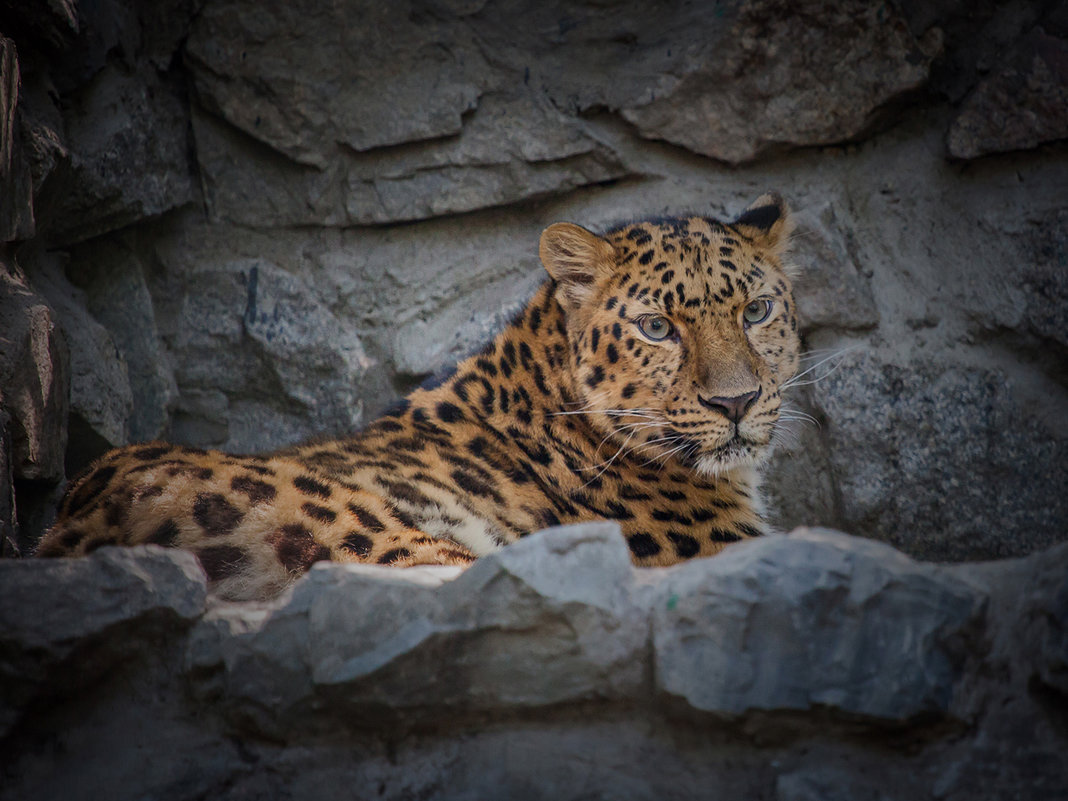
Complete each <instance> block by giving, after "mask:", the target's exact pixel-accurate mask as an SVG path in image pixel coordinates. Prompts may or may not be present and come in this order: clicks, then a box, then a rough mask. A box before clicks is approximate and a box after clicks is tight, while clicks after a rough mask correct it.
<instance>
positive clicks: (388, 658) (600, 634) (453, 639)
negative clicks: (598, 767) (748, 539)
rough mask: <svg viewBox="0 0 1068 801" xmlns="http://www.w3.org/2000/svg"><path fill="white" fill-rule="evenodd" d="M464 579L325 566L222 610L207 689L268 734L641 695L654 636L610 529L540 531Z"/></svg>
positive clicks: (448, 572)
mask: <svg viewBox="0 0 1068 801" xmlns="http://www.w3.org/2000/svg"><path fill="white" fill-rule="evenodd" d="M456 573H457V571H455V570H454V569H446V568H419V569H413V570H410V571H401V572H398V571H390V570H388V569H384V568H379V567H377V566H337V565H326V564H321V565H318V566H316V567H315V568H314V569H313V570H312V571H311V573H310V574H309V575H308V577H307V578H305V579H304V580H303V581H301V582H300V583H298V584H297V585H296V586H295V588H294V589H293V591H292V594H291V595H290V596H289V597H286V598H284V599H283V600H282V601H280V602H278V603H276V604H275V605H274V606H272V607H270V610H269V611H267V612H266V613H265V612H264V611H260V610H258V609H256V610H254V611H253V612H252V613H251V614H250V613H249V612H248V611H247V609H246V607H245V606H244V605H233V606H228V607H223V608H220V609H219V610H217V611H216V612H215V613H214V614H213V615H210V616H209V617H208V618H206V619H205V622H204V624H203V625H202V626H200V627H199V628H198V629H197V631H196V632H195V634H194V638H193V640H192V641H191V644H190V664H191V665H193V666H195V667H196V669H197V670H198V671H203V672H204V673H205V674H206V675H209V676H210V677H211V678H210V680H209V682H208V683H207V684H206V685H204V686H202V687H201V688H200V689H199V692H201V693H203V694H204V695H205V696H206V697H210V698H212V699H213V700H212V703H213V704H215V705H218V706H220V707H221V708H224V709H226V714H227V716H228V717H229V718H230V719H231V720H234V721H236V722H238V723H239V724H240V725H242V726H246V727H253V728H254V729H255V730H258V731H261V732H265V733H270V734H272V735H273V734H277V733H280V732H284V731H293V730H295V729H311V730H328V729H330V728H334V727H336V726H342V727H345V728H356V729H360V728H364V727H367V726H375V727H381V726H382V725H386V724H390V723H392V724H396V723H398V722H400V721H401V720H404V721H418V720H423V721H429V720H433V719H435V718H438V717H440V716H441V715H449V716H450V717H451V716H458V717H464V718H466V717H469V716H472V715H481V714H487V713H494V714H496V713H498V712H499V711H501V710H504V709H526V708H540V707H546V706H552V705H556V704H562V703H577V702H583V701H591V700H604V699H619V698H624V697H629V696H631V695H633V694H634V693H635V692H637V691H638V689H639V687H640V686H641V684H642V682H643V679H644V677H645V670H646V668H645V666H644V664H643V662H642V659H641V654H642V653H643V652H644V648H645V641H646V637H647V633H646V628H645V626H644V625H642V623H641V621H642V620H643V613H642V612H641V611H640V610H639V609H638V608H637V607H636V606H635V604H634V601H633V600H632V598H631V597H630V592H629V589H628V585H629V584H630V580H631V566H630V560H629V556H628V553H627V550H626V546H625V544H624V542H623V539H622V537H621V536H620V534H619V529H618V526H616V525H615V524H609V523H591V524H583V525H577V526H567V527H562V528H560V529H554V530H550V531H546V532H542V533H539V534H537V535H532V536H531V537H529V538H527V539H524V540H522V541H521V542H519V543H518V544H516V545H515V546H513V547H509V548H506V549H504V550H503V551H500V552H498V553H495V554H492V555H490V556H488V557H485V558H484V559H482V560H479V562H478V563H476V565H474V566H473V567H472V568H470V569H469V570H467V571H466V572H464V573H463V574H461V575H459V577H456ZM443 579H451V580H447V581H446V583H444V584H441V582H442V580H443ZM353 609H359V610H361V611H360V614H358V615H353V614H352V613H351V610H353ZM216 665H221V666H222V672H221V673H218V672H214V666H216ZM414 677H419V678H418V679H415V678H414Z"/></svg>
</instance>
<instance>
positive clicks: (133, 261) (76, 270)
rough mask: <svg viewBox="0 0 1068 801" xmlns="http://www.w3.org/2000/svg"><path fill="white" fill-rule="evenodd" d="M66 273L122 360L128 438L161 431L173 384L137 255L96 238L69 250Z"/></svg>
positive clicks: (118, 242) (119, 243)
mask: <svg viewBox="0 0 1068 801" xmlns="http://www.w3.org/2000/svg"><path fill="white" fill-rule="evenodd" d="M67 272H68V274H70V275H72V276H73V277H74V278H75V280H77V281H78V282H79V283H80V284H81V287H82V289H83V290H84V292H85V300H86V307H87V309H88V311H89V312H90V314H92V316H93V319H95V320H96V321H97V322H99V323H100V324H101V325H103V326H104V327H105V328H106V329H107V330H108V332H109V334H110V335H111V338H112V340H113V341H114V343H115V346H116V347H117V348H118V350H119V353H120V354H122V357H123V360H124V361H125V363H126V369H127V377H128V379H129V382H130V392H131V394H132V397H133V406H132V408H131V412H130V417H129V421H128V426H129V437H130V440H131V441H133V442H145V441H147V440H151V439H157V438H160V437H163V436H165V434H166V432H167V429H168V425H169V422H170V410H171V405H172V404H173V402H174V399H175V398H176V397H177V395H178V388H177V386H176V384H175V380H174V374H173V372H172V370H171V368H170V365H169V363H168V357H167V354H166V351H165V350H164V348H163V345H162V343H161V341H160V338H159V332H158V330H157V328H156V315H155V310H154V309H153V305H152V296H151V295H150V293H149V289H148V284H147V282H146V280H145V275H144V267H143V265H142V263H141V261H140V258H139V256H138V254H137V253H136V252H135V251H134V249H133V247H132V246H131V245H130V243H129V242H127V241H126V240H125V239H124V238H122V237H121V236H120V237H116V238H115V239H97V240H94V241H93V242H92V243H91V244H88V245H85V246H84V247H81V248H77V249H75V251H74V253H73V254H72V261H71V264H70V266H69V267H68V271H67Z"/></svg>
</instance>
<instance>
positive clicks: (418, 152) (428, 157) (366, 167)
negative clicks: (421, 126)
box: [193, 93, 626, 227]
mask: <svg viewBox="0 0 1068 801" xmlns="http://www.w3.org/2000/svg"><path fill="white" fill-rule="evenodd" d="M193 122H194V131H195V134H196V139H197V158H198V161H199V165H200V170H201V172H202V174H203V176H204V180H205V188H206V196H207V198H206V199H207V201H208V203H209V208H210V210H211V212H212V214H213V216H215V217H216V218H218V219H220V220H225V221H228V222H234V223H239V224H243V225H253V226H257V227H263V226H268V225H308V224H317V225H331V226H334V225H346V224H367V223H385V222H401V221H406V220H418V219H423V218H427V217H436V216H441V215H445V214H452V213H457V212H464V211H470V210H472V209H480V208H486V207H492V206H498V205H505V204H508V203H513V202H515V201H518V200H524V199H529V198H537V197H541V196H543V195H546V194H552V193H560V192H565V191H567V190H569V189H573V188H575V187H577V186H584V185H588V184H596V183H600V182H603V181H608V180H611V179H615V178H619V177H621V176H623V175H624V174H625V172H626V171H625V170H624V168H623V167H622V165H621V164H620V162H619V160H618V158H617V157H616V156H615V154H613V153H612V151H611V150H610V149H609V148H607V147H605V146H604V145H603V144H601V143H600V142H598V141H597V140H596V139H595V138H594V137H592V136H591V135H590V134H589V133H588V132H587V131H586V130H585V126H584V125H583V124H582V123H581V122H579V121H577V120H574V119H571V118H568V117H565V116H564V115H562V114H560V113H559V112H558V111H556V110H555V109H553V108H552V107H551V106H549V105H548V104H546V103H544V102H537V101H536V100H535V99H534V98H533V97H531V96H530V95H529V94H528V93H518V94H515V95H501V94H492V95H487V96H486V97H484V98H483V99H482V102H480V104H479V107H478V108H477V109H476V110H474V111H472V112H471V113H470V114H469V115H468V117H466V118H465V124H464V126H463V129H462V131H460V132H458V135H456V136H452V137H448V138H445V139H441V140H433V141H430V142H427V143H421V144H411V145H406V146H404V147H398V148H393V149H389V150H383V151H378V150H375V151H372V152H368V153H360V152H356V153H354V152H352V151H351V150H347V149H344V148H342V149H340V150H338V151H337V152H335V153H333V155H332V157H331V158H330V160H329V162H327V163H326V164H324V165H323V166H322V168H317V167H309V166H304V165H301V164H299V163H297V162H295V161H290V160H286V159H283V158H281V157H279V155H278V154H277V153H275V152H273V151H270V150H268V149H266V148H263V147H262V146H255V145H253V143H252V142H251V141H250V140H249V139H248V137H246V136H244V135H242V134H240V133H238V132H237V131H236V130H234V129H233V128H231V127H230V126H228V125H227V124H226V123H224V122H222V121H220V120H218V119H216V118H215V117H212V116H211V115H208V114H204V113H202V112H199V111H196V110H195V111H194V115H193ZM250 176H255V179H254V180H253V179H252V178H250Z"/></svg>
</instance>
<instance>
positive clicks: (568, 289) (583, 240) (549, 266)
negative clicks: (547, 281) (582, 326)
mask: <svg viewBox="0 0 1068 801" xmlns="http://www.w3.org/2000/svg"><path fill="white" fill-rule="evenodd" d="M538 255H539V256H541V263H542V264H543V265H545V269H546V270H548V272H549V275H550V276H552V278H553V280H555V281H556V283H557V292H556V298H557V300H559V301H560V304H561V305H562V306H563V307H564V310H565V311H571V310H572V309H574V308H577V307H578V306H580V305H582V302H583V301H584V300H586V299H587V298H588V297H589V296H590V293H591V292H592V291H593V285H594V283H595V282H596V280H597V278H598V277H600V276H601V275H604V274H605V273H609V272H611V271H612V270H613V269H614V268H615V265H616V249H615V247H614V246H613V245H612V244H611V243H610V242H608V241H607V240H606V239H602V238H601V237H599V236H597V234H595V233H593V232H591V231H587V230H586V229H585V228H583V227H582V226H580V225H575V224H574V223H553V224H552V225H550V226H549V227H548V228H546V229H545V230H544V231H542V233H541V243H540V244H539V246H538Z"/></svg>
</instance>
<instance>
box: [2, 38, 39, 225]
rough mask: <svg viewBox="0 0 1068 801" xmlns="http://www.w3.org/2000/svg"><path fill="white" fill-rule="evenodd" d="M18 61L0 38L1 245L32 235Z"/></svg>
mask: <svg viewBox="0 0 1068 801" xmlns="http://www.w3.org/2000/svg"><path fill="white" fill-rule="evenodd" d="M18 99H19V61H18V53H17V52H16V49H15V43H14V42H13V41H11V40H10V39H5V38H4V37H3V36H0V243H2V242H11V241H14V240H21V239H29V238H30V237H32V236H33V235H34V230H35V229H34V219H33V194H32V189H33V188H32V185H31V184H32V180H31V176H30V169H29V164H28V163H27V160H26V156H25V154H24V152H23V149H22V147H21V144H22V142H21V139H20V136H19V133H20V131H19V123H18V114H17V113H16V112H17V105H18Z"/></svg>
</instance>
